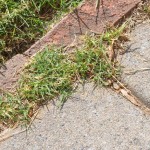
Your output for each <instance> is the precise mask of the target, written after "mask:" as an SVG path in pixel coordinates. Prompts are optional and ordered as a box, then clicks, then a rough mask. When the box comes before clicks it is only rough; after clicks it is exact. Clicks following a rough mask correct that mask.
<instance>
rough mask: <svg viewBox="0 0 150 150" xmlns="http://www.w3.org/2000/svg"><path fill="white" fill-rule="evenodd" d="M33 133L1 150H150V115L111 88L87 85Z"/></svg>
mask: <svg viewBox="0 0 150 150" xmlns="http://www.w3.org/2000/svg"><path fill="white" fill-rule="evenodd" d="M40 118H42V120H36V121H35V122H34V125H35V126H33V128H32V129H33V130H30V131H29V132H28V134H27V135H26V133H23V134H19V135H16V136H14V137H12V138H10V139H8V140H6V141H4V142H2V143H1V145H0V149H1V150H113V149H114V150H120V149H121V150H129V149H130V150H141V149H143V150H150V116H144V115H143V114H142V112H141V111H140V110H139V109H138V108H136V107H135V106H133V105H132V104H131V103H130V102H128V101H127V100H126V99H124V98H123V97H121V96H120V95H118V94H116V93H115V92H113V91H111V90H110V89H102V88H97V89H95V90H94V91H93V85H92V84H86V85H85V88H84V90H83V89H82V88H80V89H78V92H76V93H75V94H74V95H73V97H72V98H70V99H69V100H68V101H67V102H66V104H65V105H64V108H63V109H62V111H61V112H60V111H58V110H57V109H56V108H55V107H54V106H52V105H50V107H49V111H48V112H46V111H45V112H44V113H42V115H40Z"/></svg>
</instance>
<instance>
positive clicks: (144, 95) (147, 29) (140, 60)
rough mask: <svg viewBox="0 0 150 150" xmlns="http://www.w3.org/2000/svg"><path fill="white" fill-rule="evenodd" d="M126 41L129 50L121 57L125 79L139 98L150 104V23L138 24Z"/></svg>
mask: <svg viewBox="0 0 150 150" xmlns="http://www.w3.org/2000/svg"><path fill="white" fill-rule="evenodd" d="M130 40H131V41H130V42H128V43H126V44H125V45H126V47H127V52H126V53H125V54H124V55H123V56H122V58H121V64H122V66H124V67H125V68H124V75H123V77H122V78H123V81H124V82H125V83H126V84H127V85H128V87H129V88H130V89H132V90H133V91H134V92H135V93H136V95H137V96H139V98H140V99H141V100H142V101H144V102H145V103H146V104H148V105H150V92H149V90H150V23H144V24H140V25H138V26H137V27H136V28H135V29H134V30H133V31H132V33H131V34H130Z"/></svg>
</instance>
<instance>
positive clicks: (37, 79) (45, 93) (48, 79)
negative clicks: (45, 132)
mask: <svg viewBox="0 0 150 150" xmlns="http://www.w3.org/2000/svg"><path fill="white" fill-rule="evenodd" d="M123 29H124V28H123V27H121V28H119V29H114V30H113V31H112V30H111V31H109V32H107V33H105V34H104V35H102V36H98V37H94V36H86V37H85V39H84V40H83V46H82V47H80V48H77V49H76V50H75V51H74V52H73V53H71V54H66V53H65V52H64V49H63V48H56V47H53V46H51V47H49V48H46V49H45V50H44V51H43V52H40V53H38V54H37V55H36V56H35V57H34V58H33V60H32V61H31V63H30V64H29V65H27V66H26V67H25V69H24V71H23V74H22V78H21V79H20V82H19V84H18V89H17V94H16V96H15V98H11V97H10V96H9V97H5V99H4V98H3V97H2V98H1V105H0V107H1V108H3V109H1V113H0V119H1V121H2V122H3V121H4V120H5V122H16V121H22V120H23V119H24V120H26V121H29V120H30V118H31V117H32V116H33V114H34V113H35V111H36V110H37V108H39V106H41V105H43V104H46V103H47V102H48V101H50V100H53V99H56V98H58V100H59V101H58V102H59V103H58V104H59V106H62V105H63V103H64V102H65V101H66V100H67V99H68V97H69V96H70V95H71V94H72V92H74V90H75V89H76V86H75V84H74V83H82V84H83V83H85V82H86V81H89V82H94V83H95V84H96V85H102V86H109V85H110V82H109V81H110V80H112V79H113V77H118V76H119V67H118V66H117V65H116V63H115V62H112V61H111V60H110V58H108V55H107V51H108V46H110V45H112V44H114V41H117V39H118V38H119V36H120V35H121V33H122V31H123ZM13 101H14V102H13ZM2 110H6V111H2ZM9 110H11V111H9Z"/></svg>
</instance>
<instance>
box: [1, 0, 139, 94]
mask: <svg viewBox="0 0 150 150" xmlns="http://www.w3.org/2000/svg"><path fill="white" fill-rule="evenodd" d="M103 1H104V2H103V5H101V6H100V8H99V10H98V11H97V10H96V8H95V5H96V0H89V1H88V0H87V1H86V2H83V3H82V4H81V6H79V7H78V8H77V9H76V10H74V12H72V13H70V14H68V15H67V16H66V17H65V18H63V19H62V20H61V21H60V22H59V23H58V24H57V25H56V26H55V27H54V28H53V29H52V30H51V31H49V32H48V33H47V34H46V35H45V36H44V37H42V38H41V39H40V40H38V41H37V42H36V43H35V44H34V45H32V46H31V48H29V49H28V50H27V51H26V52H25V53H24V54H18V55H16V56H14V57H13V58H12V59H10V60H8V61H7V62H6V67H2V68H1V69H0V88H1V89H3V90H8V91H11V90H12V89H13V87H14V86H15V83H16V81H17V80H18V73H19V71H20V69H21V68H22V67H23V66H24V65H25V63H26V62H27V61H28V60H29V58H30V57H31V56H33V55H34V54H36V53H37V52H38V51H39V50H41V49H43V48H44V47H46V46H47V45H49V44H55V45H69V44H71V43H72V41H73V40H74V37H75V36H78V35H81V34H84V33H86V32H91V31H93V32H96V33H102V32H103V31H104V30H105V27H106V25H108V24H109V25H115V24H117V23H118V22H119V21H120V19H122V18H123V17H124V16H126V15H127V14H128V13H129V12H131V10H133V9H134V8H135V7H136V6H137V4H138V3H139V2H140V1H141V0H103Z"/></svg>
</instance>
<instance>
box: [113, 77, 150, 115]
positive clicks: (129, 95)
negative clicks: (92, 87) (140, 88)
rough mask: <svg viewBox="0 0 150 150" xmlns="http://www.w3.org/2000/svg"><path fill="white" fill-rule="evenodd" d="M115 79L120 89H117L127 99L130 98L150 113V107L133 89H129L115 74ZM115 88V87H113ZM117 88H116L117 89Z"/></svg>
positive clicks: (145, 111)
mask: <svg viewBox="0 0 150 150" xmlns="http://www.w3.org/2000/svg"><path fill="white" fill-rule="evenodd" d="M113 78H114V80H116V82H117V85H118V86H119V89H117V91H118V92H119V93H121V94H122V95H123V96H124V97H125V98H126V99H127V100H129V101H130V102H131V103H132V104H134V105H135V106H137V107H139V108H140V109H141V110H142V111H143V112H144V113H145V114H147V113H148V114H150V108H149V107H148V106H147V105H145V104H144V102H143V101H141V100H140V99H139V98H137V97H136V96H135V95H134V94H133V93H132V92H131V90H129V89H128V88H127V87H125V85H124V84H123V83H121V82H120V81H119V80H118V79H117V78H116V77H115V76H113ZM113 89H115V88H113ZM115 90H116V89H115Z"/></svg>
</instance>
